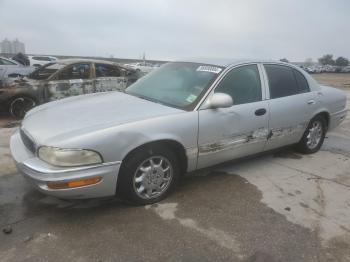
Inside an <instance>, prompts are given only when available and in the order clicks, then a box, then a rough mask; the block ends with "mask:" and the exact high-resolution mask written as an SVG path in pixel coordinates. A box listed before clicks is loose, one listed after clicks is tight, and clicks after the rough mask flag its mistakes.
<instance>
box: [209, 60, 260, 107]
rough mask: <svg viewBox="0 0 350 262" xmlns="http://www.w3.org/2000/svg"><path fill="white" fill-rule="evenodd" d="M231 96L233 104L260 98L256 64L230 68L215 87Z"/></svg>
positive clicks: (254, 100)
mask: <svg viewBox="0 0 350 262" xmlns="http://www.w3.org/2000/svg"><path fill="white" fill-rule="evenodd" d="M215 93H225V94H228V95H230V96H231V97H232V99H233V103H234V104H235V105H239V104H245V103H251V102H256V101H260V100H261V82H260V76H259V70H258V67H257V65H247V66H241V67H238V68H234V69H232V70H231V71H230V72H229V73H228V74H227V75H226V76H225V77H224V79H223V80H221V82H220V83H219V85H218V87H217V88H216V89H215Z"/></svg>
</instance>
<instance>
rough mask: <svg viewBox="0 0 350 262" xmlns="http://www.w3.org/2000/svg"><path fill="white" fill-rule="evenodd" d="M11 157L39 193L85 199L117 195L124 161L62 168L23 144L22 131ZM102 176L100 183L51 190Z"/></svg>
mask: <svg viewBox="0 0 350 262" xmlns="http://www.w3.org/2000/svg"><path fill="white" fill-rule="evenodd" d="M10 148H11V154H12V157H13V158H14V160H15V162H16V166H17V169H18V171H19V172H20V173H21V174H22V175H23V176H24V177H25V178H26V179H27V180H28V181H29V182H30V183H31V184H32V185H34V187H36V188H37V189H38V190H39V191H41V192H43V193H45V194H47V195H52V196H56V197H59V198H69V199H73V198H74V199H78V198H79V199H81V198H96V197H105V196H112V195H114V194H115V191H116V186H117V177H118V172H119V168H120V164H121V162H120V161H118V162H111V163H103V164H99V165H94V166H84V167H75V168H58V167H54V166H50V165H49V164H47V163H45V162H43V161H42V160H40V159H39V158H38V157H36V156H35V155H34V154H33V153H31V152H30V151H29V150H27V148H26V147H25V145H24V144H23V142H22V139H21V137H20V135H19V132H16V133H15V134H14V135H13V136H12V137H11V141H10ZM93 177H101V181H99V182H98V183H97V184H93V185H88V186H82V187H76V188H65V189H51V188H49V187H48V186H47V183H48V182H69V181H73V180H78V179H87V178H93Z"/></svg>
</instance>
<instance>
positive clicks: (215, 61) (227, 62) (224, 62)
mask: <svg viewBox="0 0 350 262" xmlns="http://www.w3.org/2000/svg"><path fill="white" fill-rule="evenodd" d="M176 62H190V63H200V64H208V65H216V66H222V67H229V66H234V65H239V64H246V63H277V64H284V65H292V64H289V63H284V62H281V61H274V60H266V59H265V60H264V59H258V60H257V59H235V58H232V59H230V58H194V59H185V60H177V61H176ZM292 66H293V65H292Z"/></svg>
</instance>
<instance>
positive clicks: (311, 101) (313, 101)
mask: <svg viewBox="0 0 350 262" xmlns="http://www.w3.org/2000/svg"><path fill="white" fill-rule="evenodd" d="M315 103H316V102H315V100H313V99H311V100H309V101H307V104H308V105H314V104H315Z"/></svg>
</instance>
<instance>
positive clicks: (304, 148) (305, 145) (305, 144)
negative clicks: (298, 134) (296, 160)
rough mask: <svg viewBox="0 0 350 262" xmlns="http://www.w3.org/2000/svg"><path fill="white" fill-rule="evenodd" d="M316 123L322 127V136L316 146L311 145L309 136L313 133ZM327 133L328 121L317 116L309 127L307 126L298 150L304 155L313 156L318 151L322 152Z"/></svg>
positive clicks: (297, 147)
mask: <svg viewBox="0 0 350 262" xmlns="http://www.w3.org/2000/svg"><path fill="white" fill-rule="evenodd" d="M316 123H318V124H320V126H321V134H320V139H319V141H318V142H317V143H316V142H315V143H316V144H313V145H310V138H309V135H310V133H311V130H310V129H312V128H313V127H314V126H315V125H316ZM326 132H327V121H326V119H325V118H324V117H323V116H321V115H317V116H315V117H314V118H313V119H311V121H310V123H309V125H308V126H307V128H306V130H305V132H304V135H303V137H302V138H301V140H300V141H299V143H298V144H297V146H296V149H297V150H298V151H299V152H300V153H303V154H312V153H315V152H317V151H318V150H320V148H321V146H322V144H323V141H324V138H325V136H326Z"/></svg>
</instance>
